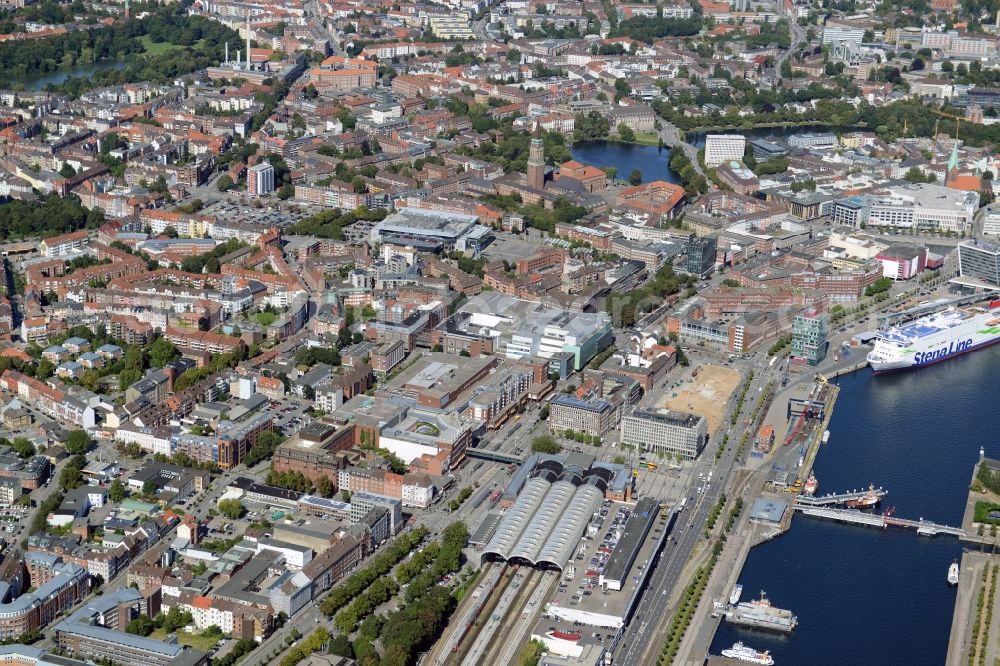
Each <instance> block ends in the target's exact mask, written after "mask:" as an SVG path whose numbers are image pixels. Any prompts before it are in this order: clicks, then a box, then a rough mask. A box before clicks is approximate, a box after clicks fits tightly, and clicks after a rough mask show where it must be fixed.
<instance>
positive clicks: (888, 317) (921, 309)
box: [878, 293, 997, 327]
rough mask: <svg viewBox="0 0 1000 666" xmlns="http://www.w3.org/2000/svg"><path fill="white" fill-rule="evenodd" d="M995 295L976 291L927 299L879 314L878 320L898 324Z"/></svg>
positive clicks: (885, 324)
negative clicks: (951, 296)
mask: <svg viewBox="0 0 1000 666" xmlns="http://www.w3.org/2000/svg"><path fill="white" fill-rule="evenodd" d="M996 297H997V296H996V294H995V293H994V294H989V293H977V294H971V295H969V296H961V297H959V298H938V299H935V300H933V301H928V302H927V303H921V304H919V305H915V306H913V307H912V308H907V309H906V310H902V311H900V312H886V313H885V314H881V315H879V316H878V320H879V322H881V324H882V326H883V327H885V326H888V325H890V324H893V325H898V324H901V323H905V322H908V321H912V320H914V319H916V318H918V317H922V316H923V315H926V314H930V313H932V312H937V311H938V310H941V309H943V308H946V307H951V306H954V307H961V306H963V305H972V304H974V303H979V302H980V301H986V300H990V299H993V298H996Z"/></svg>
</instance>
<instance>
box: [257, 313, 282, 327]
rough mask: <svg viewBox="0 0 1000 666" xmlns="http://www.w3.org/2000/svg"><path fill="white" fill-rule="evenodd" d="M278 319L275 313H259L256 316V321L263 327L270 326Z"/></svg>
mask: <svg viewBox="0 0 1000 666" xmlns="http://www.w3.org/2000/svg"><path fill="white" fill-rule="evenodd" d="M277 318H278V315H276V314H274V313H273V312H258V313H257V314H256V315H254V320H255V321H256V322H257V323H258V324H260V325H261V326H270V325H271V324H273V323H274V322H275V320H276V319H277Z"/></svg>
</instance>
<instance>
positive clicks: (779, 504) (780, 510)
mask: <svg viewBox="0 0 1000 666" xmlns="http://www.w3.org/2000/svg"><path fill="white" fill-rule="evenodd" d="M786 511H788V502H786V501H784V500H776V499H768V498H766V497H759V498H757V500H756V501H755V502H754V503H753V508H752V509H751V510H750V519H751V520H759V521H762V522H766V523H780V522H781V520H782V519H783V518H784V517H785V512H786Z"/></svg>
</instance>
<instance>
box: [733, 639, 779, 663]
mask: <svg viewBox="0 0 1000 666" xmlns="http://www.w3.org/2000/svg"><path fill="white" fill-rule="evenodd" d="M722 656H723V657H726V658H727V659H738V660H739V661H745V662H747V663H750V664H763V666H774V658H773V657H771V655H770V654H768V652H767V650H764V651H763V652H757V650H754V649H753V648H752V647H750V646H749V645H743V643H736V644H735V645H733V647H731V648H730V649H728V650H723V651H722Z"/></svg>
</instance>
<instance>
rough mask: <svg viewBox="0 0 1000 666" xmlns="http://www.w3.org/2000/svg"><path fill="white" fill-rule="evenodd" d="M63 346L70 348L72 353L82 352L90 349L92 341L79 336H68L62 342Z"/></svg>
mask: <svg viewBox="0 0 1000 666" xmlns="http://www.w3.org/2000/svg"><path fill="white" fill-rule="evenodd" d="M62 346H63V347H65V348H66V349H67V350H69V352H70V353H72V354H80V353H82V352H85V351H89V350H90V342H88V341H87V340H85V339H84V338H81V337H77V336H73V337H72V338H67V339H66V341H65V342H63V343H62Z"/></svg>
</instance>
